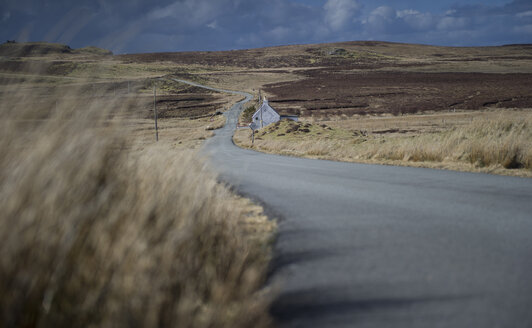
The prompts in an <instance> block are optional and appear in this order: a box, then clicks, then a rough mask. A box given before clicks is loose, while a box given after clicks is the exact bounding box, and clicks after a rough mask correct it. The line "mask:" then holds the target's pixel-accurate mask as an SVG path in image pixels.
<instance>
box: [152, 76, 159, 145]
mask: <svg viewBox="0 0 532 328" xmlns="http://www.w3.org/2000/svg"><path fill="white" fill-rule="evenodd" d="M156 102H157V91H155V84H154V85H153V113H154V115H155V141H159V130H158V129H157V106H156V105H155V103H156Z"/></svg>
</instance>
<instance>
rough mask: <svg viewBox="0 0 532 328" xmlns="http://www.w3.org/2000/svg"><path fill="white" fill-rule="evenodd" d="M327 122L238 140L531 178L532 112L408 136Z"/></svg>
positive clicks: (284, 126)
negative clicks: (351, 127) (252, 139)
mask: <svg viewBox="0 0 532 328" xmlns="http://www.w3.org/2000/svg"><path fill="white" fill-rule="evenodd" d="M409 119H410V121H411V122H413V121H415V120H416V118H415V117H412V116H411V117H410V118H409ZM341 122H342V123H341V124H342V126H344V127H346V126H349V125H350V124H349V122H350V121H349V120H343V121H341ZM351 122H352V121H351ZM328 124H329V125H325V124H311V123H294V122H290V121H282V122H279V123H276V124H273V125H271V126H269V127H267V128H265V129H264V130H263V131H260V132H259V133H257V134H256V138H255V143H254V144H253V145H252V144H251V139H250V138H249V135H248V134H249V132H248V131H238V132H237V134H236V135H235V142H236V143H237V144H238V145H240V146H243V147H249V148H254V149H257V150H261V151H266V152H271V153H278V154H283V155H289V156H302V157H309V158H320V159H331V160H340V161H350V162H365V163H380V164H395V165H414V166H424V167H433V168H447V169H454V170H463V171H480V172H491V173H497V174H506V175H519V176H532V113H531V112H530V111H514V112H512V114H510V113H504V112H503V113H501V112H497V113H493V115H479V116H477V117H476V118H474V119H472V120H471V121H470V120H468V121H467V123H463V124H461V123H455V122H453V121H450V120H448V121H447V122H442V123H441V124H445V126H446V127H445V128H444V129H441V128H440V127H437V128H435V129H434V130H432V131H431V132H428V133H427V131H424V132H421V133H419V132H415V131H414V132H413V131H412V130H411V131H408V132H405V131H403V130H401V129H399V128H394V122H390V121H388V122H387V124H388V126H391V128H389V129H388V130H386V131H383V130H378V129H377V130H373V131H372V130H369V131H368V130H357V129H355V130H347V129H345V128H339V127H334V125H335V123H334V122H328ZM353 125H354V124H353ZM331 126H333V127H331Z"/></svg>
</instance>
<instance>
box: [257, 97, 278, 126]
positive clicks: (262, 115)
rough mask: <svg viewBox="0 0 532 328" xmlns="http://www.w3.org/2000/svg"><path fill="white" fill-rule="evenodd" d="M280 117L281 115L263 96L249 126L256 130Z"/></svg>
mask: <svg viewBox="0 0 532 328" xmlns="http://www.w3.org/2000/svg"><path fill="white" fill-rule="evenodd" d="M280 119H281V116H280V115H279V114H278V113H277V112H276V111H275V109H273V108H271V107H270V105H268V100H267V99H266V98H264V100H263V101H262V105H261V106H260V108H259V109H258V110H257V111H256V112H255V114H253V119H252V122H251V124H250V127H251V128H252V129H253V130H258V129H260V128H263V127H265V126H267V125H270V124H272V123H275V122H277V121H279V120H280Z"/></svg>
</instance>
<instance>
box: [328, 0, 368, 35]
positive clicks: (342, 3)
mask: <svg viewBox="0 0 532 328" xmlns="http://www.w3.org/2000/svg"><path fill="white" fill-rule="evenodd" d="M360 8H361V6H360V4H359V3H358V1H356V0H327V2H326V3H325V5H324V6H323V9H324V10H325V22H326V23H327V25H328V26H329V27H330V28H331V29H332V30H333V31H338V30H340V29H341V28H343V27H345V26H346V25H347V24H348V23H349V22H350V21H352V20H353V17H354V16H355V15H356V14H357V13H358V11H359V10H360Z"/></svg>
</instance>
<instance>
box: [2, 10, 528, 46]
mask: <svg viewBox="0 0 532 328" xmlns="http://www.w3.org/2000/svg"><path fill="white" fill-rule="evenodd" d="M442 1H443V2H449V3H450V2H451V1H453V0H442ZM472 1H473V0H470V1H468V2H469V3H471V2H472ZM453 2H454V1H453ZM496 2H497V0H492V1H490V2H489V3H491V5H486V4H482V3H481V2H480V1H479V3H478V4H476V5H474V4H473V5H471V4H469V5H454V6H453V5H448V7H447V8H446V11H445V12H442V11H441V10H439V9H436V5H434V6H430V5H427V4H424V5H423V9H421V7H420V6H419V5H418V4H419V1H414V0H406V1H403V2H400V3H399V2H397V1H394V0H379V1H378V2H377V3H379V5H377V6H378V7H376V8H375V5H374V2H372V1H369V0H311V1H302V0H153V1H150V2H147V1H143V0H96V1H95V0H77V1H71V0H68V1H67V0H44V1H43V0H16V1H14V0H3V1H2V2H1V3H0V38H3V39H19V40H47V41H54V42H65V43H69V44H70V45H71V46H73V47H81V46H86V45H98V46H102V47H107V48H109V49H111V50H113V51H115V52H150V51H180V50H219V49H233V48H249V47H260V46H269V45H277V44H292V43H311V42H332V41H339V40H357V39H358V40H359V39H379V40H389V41H398V42H418V43H428V44H442V45H480V44H501V43H527V42H532V1H530V0H514V1H511V2H509V1H504V0H501V2H500V4H499V5H494V4H493V3H496ZM439 5H440V6H439V7H438V8H441V3H440V4H439ZM372 6H373V7H372Z"/></svg>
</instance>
